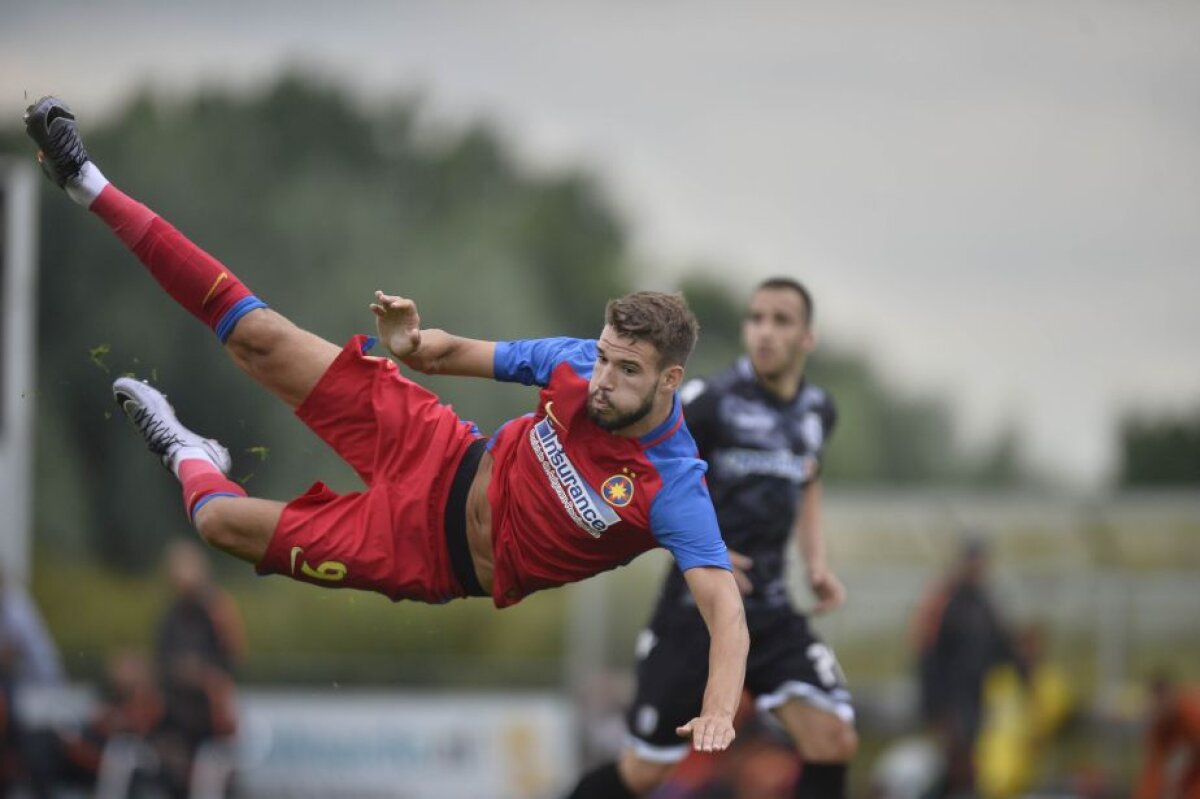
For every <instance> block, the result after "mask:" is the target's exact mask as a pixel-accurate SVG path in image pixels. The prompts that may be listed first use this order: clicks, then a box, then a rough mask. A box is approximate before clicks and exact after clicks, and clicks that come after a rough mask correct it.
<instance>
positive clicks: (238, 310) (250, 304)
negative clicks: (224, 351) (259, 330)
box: [216, 294, 267, 344]
mask: <svg viewBox="0 0 1200 799" xmlns="http://www.w3.org/2000/svg"><path fill="white" fill-rule="evenodd" d="M266 307H267V304H266V303H265V302H263V301H262V300H260V299H259V298H258V297H255V296H254V295H253V294H251V295H250V296H248V297H242V298H241V299H240V300H238V301H237V302H236V303H235V304H234V306H233V307H232V308H230V309H229V310H228V311H226V312H225V315H224V316H222V317H221V321H219V322H217V328H216V333H217V338H219V339H221V343H222V344H224V343H225V341H226V340H227V339H228V338H229V336H230V334H232V333H233V328H234V326H235V325H237V323H238V322H239V321H240V320H241V318H242V317H243V316H245V315H246V314H248V313H250V312H251V311H253V310H254V309H255V308H266Z"/></svg>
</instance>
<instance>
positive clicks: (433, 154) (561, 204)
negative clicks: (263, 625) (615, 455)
mask: <svg viewBox="0 0 1200 799" xmlns="http://www.w3.org/2000/svg"><path fill="white" fill-rule="evenodd" d="M423 122H424V120H423V118H422V116H421V109H420V107H419V104H418V103H416V102H414V101H412V100H409V99H404V98H401V99H397V100H396V101H394V102H393V103H391V104H389V105H383V106H381V105H377V104H376V105H371V106H370V107H364V106H363V105H362V104H360V103H357V102H355V101H354V100H352V99H351V98H350V96H349V95H348V94H347V93H346V92H344V91H342V90H341V89H339V88H337V87H333V86H329V85H326V84H322V83H320V82H317V81H313V80H312V79H309V78H306V77H299V76H290V77H285V78H283V79H282V80H280V81H279V82H278V83H276V84H275V85H274V86H272V87H270V88H269V89H268V90H266V91H264V92H262V93H260V94H257V95H255V96H249V97H247V96H243V95H237V94H232V93H225V92H222V91H209V92H204V93H201V94H199V95H197V96H194V97H192V98H190V99H187V100H184V101H164V100H162V99H156V98H154V97H152V96H151V95H148V94H147V95H143V96H141V97H140V98H139V99H136V100H135V101H133V102H132V103H131V104H129V105H128V106H127V107H126V108H125V109H124V110H123V111H121V112H120V113H118V114H116V115H115V116H114V117H113V118H112V119H111V121H109V122H108V123H107V124H104V125H99V124H89V122H88V120H86V119H85V120H84V121H83V123H84V130H85V133H86V139H87V142H88V147H89V150H90V152H91V154H92V156H93V157H94V158H95V159H96V161H97V162H98V163H99V164H100V165H101V166H102V168H103V169H104V170H105V172H106V174H107V175H108V176H109V177H110V178H112V179H113V180H114V181H115V182H116V183H117V184H118V185H120V186H121V187H122V188H124V189H125V190H126V191H128V192H129V193H130V194H132V195H133V196H135V197H138V198H139V199H141V200H143V201H145V202H146V203H147V204H148V205H150V206H151V207H152V208H154V209H155V210H156V211H158V212H160V213H161V214H162V215H163V216H164V217H165V218H166V219H168V220H170V221H172V222H173V223H174V224H176V225H178V226H179V228H180V229H181V230H183V231H184V232H185V233H186V234H187V235H189V236H190V237H191V238H193V239H194V240H195V241H196V242H198V243H199V244H200V245H201V246H203V247H205V248H206V249H208V250H209V251H210V252H212V253H213V254H214V255H216V256H217V257H218V258H220V259H221V260H223V261H225V262H226V263H228V264H229V265H230V267H231V268H232V269H234V270H235V271H236V272H237V273H238V275H239V276H240V277H241V278H242V279H243V280H244V281H245V282H246V283H247V284H248V285H249V286H251V287H252V288H253V289H254V290H255V292H256V293H257V294H259V295H260V296H261V297H263V298H264V299H265V300H266V301H267V302H268V303H270V304H272V305H273V306H274V307H276V308H278V309H279V310H280V311H282V312H283V313H285V314H286V315H288V316H289V317H291V318H292V319H293V320H295V321H296V322H297V323H298V324H300V325H301V326H303V327H307V328H309V329H311V330H313V331H314V332H316V333H318V334H320V335H322V336H324V337H326V338H329V339H331V340H333V341H335V342H338V343H341V342H343V341H345V340H346V339H347V338H348V337H349V336H350V335H351V334H353V333H356V332H371V331H372V329H373V323H372V319H371V317H370V315H369V312H368V311H367V303H368V301H369V299H370V298H371V295H372V291H373V290H374V289H376V288H381V289H384V290H386V291H390V292H396V293H402V294H404V295H407V296H411V297H414V298H416V299H417V301H418V304H419V306H420V309H421V314H422V319H423V322H424V324H425V325H426V326H429V327H445V328H448V329H452V330H454V331H455V332H458V333H461V334H464V335H468V336H478V337H486V338H498V339H504V338H525V337H537V336H547V335H563V334H568V335H577V336H594V335H595V334H596V333H597V332H598V331H599V328H600V326H601V323H602V317H601V314H602V309H603V304H604V301H605V300H606V299H607V298H609V297H613V296H617V295H619V294H622V293H624V292H625V291H627V290H629V289H630V288H632V287H635V286H638V285H640V284H641V281H639V273H638V270H637V269H636V268H635V267H634V265H633V262H632V257H631V254H630V251H629V247H628V244H627V239H626V235H625V232H624V226H623V224H622V222H621V219H620V215H619V213H618V211H617V210H616V209H615V208H614V207H613V206H612V204H611V203H610V202H609V200H608V199H607V198H606V197H605V196H604V193H603V191H602V189H601V187H600V185H599V183H598V181H597V180H596V179H595V178H594V177H593V176H591V175H589V174H587V173H585V172H582V171H565V172H560V173H553V174H546V173H532V172H530V171H528V170H523V169H521V168H520V167H519V166H518V165H517V164H516V163H515V162H514V160H513V158H512V157H511V155H510V154H509V152H508V151H507V149H506V147H505V145H504V143H503V141H502V140H501V138H500V137H499V136H498V135H497V133H496V132H495V131H494V130H492V129H490V128H488V127H487V126H485V125H482V124H480V125H475V126H472V127H468V128H466V129H461V130H456V131H441V132H440V133H438V134H436V135H435V134H432V133H431V129H430V127H429V126H428V125H426V124H423ZM0 135H2V136H3V138H2V139H0V145H2V147H3V149H4V150H6V151H9V152H14V153H20V154H30V150H31V148H30V143H29V142H28V140H26V139H25V138H24V136H23V133H22V132H21V131H19V130H16V129H12V128H9V129H8V130H7V131H6V132H4V133H3V134H0ZM41 220H42V228H41V243H40V247H41V273H40V300H39V302H40V309H39V313H40V317H39V318H40V329H39V346H40V358H39V394H38V398H37V419H38V431H37V474H36V479H35V485H36V491H37V495H36V519H37V536H38V539H39V545H43V546H50V547H53V548H54V549H55V550H57V551H59V552H61V553H80V552H84V551H87V552H91V553H94V554H97V555H99V556H101V557H102V558H103V559H104V560H105V561H106V562H107V563H109V564H110V565H113V566H118V567H122V568H126V569H129V570H139V569H143V568H145V567H147V566H148V565H150V564H151V563H153V562H155V561H156V560H157V557H158V554H159V552H160V550H161V546H162V542H163V540H164V539H165V538H166V536H165V535H164V532H165V531H164V528H169V530H170V531H171V532H178V531H179V530H181V529H186V521H185V520H184V518H183V514H182V513H181V511H180V508H179V498H178V496H177V495H176V493H177V487H176V485H175V483H174V481H172V480H169V479H165V475H163V474H162V473H161V471H160V470H161V467H160V466H159V465H158V464H157V463H156V462H155V461H154V459H153V458H150V457H147V456H146V454H145V452H144V450H143V448H142V444H141V440H140V439H139V438H138V437H137V436H136V435H134V434H133V433H132V432H131V431H130V430H129V429H128V425H127V423H126V422H124V421H123V420H122V419H120V418H118V416H119V414H116V413H115V410H116V409H115V406H114V405H113V404H112V402H111V400H110V389H109V385H110V383H111V381H112V380H113V378H115V377H116V376H118V375H120V374H124V373H132V374H136V375H138V376H140V377H148V378H152V379H153V380H155V381H156V382H157V383H158V384H159V385H160V386H161V387H162V388H163V389H164V390H165V391H167V392H168V394H170V395H171V396H172V399H173V401H174V402H175V404H176V407H177V408H178V409H179V411H180V414H181V416H182V417H183V418H184V419H186V420H187V421H188V423H189V425H191V426H193V427H194V428H196V429H197V430H199V431H201V432H203V433H206V434H209V435H214V436H217V437H219V438H220V439H221V440H222V441H223V442H224V443H225V444H226V445H228V446H229V447H230V450H231V451H232V453H233V455H234V464H235V465H234V471H233V476H234V477H235V478H237V479H239V480H241V481H242V482H244V483H245V484H246V485H247V488H248V490H250V491H251V492H252V493H255V494H259V495H262V496H267V497H272V498H287V497H291V496H294V495H296V494H298V493H299V492H301V491H303V490H304V489H305V488H306V487H307V485H308V483H309V482H311V481H312V480H313V479H315V478H316V477H318V476H319V477H321V478H322V479H324V480H326V481H327V482H329V483H330V484H331V485H333V486H334V487H335V488H337V489H341V490H350V489H353V488H354V487H355V485H356V480H355V478H354V477H353V475H352V474H351V473H350V471H349V470H348V469H347V468H345V467H344V466H343V465H342V464H341V463H340V462H338V461H337V460H336V458H335V457H334V456H333V455H332V454H331V453H329V452H328V451H327V450H326V449H325V447H324V446H323V445H322V444H321V443H320V442H319V441H318V440H317V439H316V438H315V437H314V436H313V435H312V434H310V433H309V432H308V431H307V430H306V429H305V428H304V427H303V426H302V425H301V424H299V422H297V421H296V420H295V419H294V418H292V417H291V416H290V414H288V413H286V412H285V411H284V410H283V409H282V408H281V407H280V406H279V404H278V402H277V401H276V400H274V399H273V398H272V397H270V396H268V395H267V394H266V393H265V392H262V391H260V390H258V389H256V388H254V387H253V386H251V385H250V383H249V381H248V380H247V379H246V378H245V377H243V376H242V375H241V374H240V373H238V372H237V370H236V369H235V367H233V365H232V364H231V363H229V362H228V361H227V360H226V358H225V356H224V354H223V353H222V351H221V348H220V347H219V346H218V345H217V344H216V342H215V341H214V340H213V335H212V334H211V333H210V332H209V331H208V330H206V329H205V328H204V327H203V326H201V325H199V324H197V323H196V322H195V321H194V320H193V319H192V318H191V317H190V316H189V315H188V314H186V313H183V312H182V311H180V310H179V309H178V308H176V307H175V306H174V305H173V303H171V302H170V301H169V300H168V299H166V298H165V297H164V296H162V294H161V292H160V291H159V289H158V288H157V286H156V285H155V284H154V283H153V282H152V280H151V279H150V278H149V277H148V276H147V275H146V274H145V272H144V270H143V269H142V268H141V267H140V266H139V265H138V264H137V263H136V262H135V261H134V260H133V258H132V257H131V256H130V255H129V254H128V253H127V252H126V251H125V250H124V248H123V247H122V246H121V245H120V244H119V242H117V241H116V239H115V238H114V237H113V236H111V235H110V234H109V233H108V231H107V230H106V229H105V228H104V227H103V225H102V224H100V223H99V222H98V221H97V220H96V219H94V218H92V217H91V216H90V215H88V214H85V213H82V212H80V210H79V209H78V208H76V207H75V206H74V205H73V204H71V203H69V202H68V201H67V200H66V199H65V198H64V197H62V196H61V195H60V194H59V193H58V192H57V191H51V190H47V191H45V192H44V193H43V200H42V205H41ZM797 271H798V272H800V274H798V276H799V277H801V278H802V279H803V277H804V275H803V273H802V270H797ZM748 288H749V287H746V286H738V287H737V288H736V289H734V288H733V287H731V286H728V285H723V284H721V283H720V282H717V281H714V280H713V279H712V278H708V277H693V278H689V279H687V280H686V281H685V282H684V285H683V286H681V289H682V290H683V291H684V292H685V293H686V294H687V296H688V298H689V300H690V301H691V302H692V304H693V307H694V308H695V310H696V312H697V315H698V316H699V318H700V320H701V324H702V326H703V331H704V332H703V335H702V340H701V346H700V349H699V351H698V353H697V356H696V360H695V362H694V363H693V365H692V366H691V368H690V372H691V373H692V374H694V375H699V374H704V373H707V372H711V371H713V370H716V369H719V368H722V367H723V366H724V365H725V364H727V363H728V362H729V361H730V360H731V359H733V358H734V357H736V356H737V355H738V354H739V352H740V345H739V326H740V321H741V306H742V303H743V302H744V299H745V296H744V295H745V292H746V291H748ZM811 379H813V380H814V381H815V382H818V383H820V384H822V385H824V386H826V387H827V388H829V389H830V390H831V391H832V392H833V394H834V395H835V397H836V399H837V402H838V405H839V408H840V417H841V424H840V425H839V428H838V431H837V434H836V438H835V440H834V444H833V445H832V447H831V449H830V457H829V461H828V464H827V471H826V475H827V479H828V480H829V481H830V482H831V483H833V484H851V483H902V484H908V485H913V484H930V483H939V484H944V483H946V482H960V483H962V482H966V483H971V484H983V485H995V484H1011V483H1013V482H1017V481H1020V480H1022V479H1023V477H1022V472H1021V469H1020V466H1019V461H1020V458H1019V442H1018V440H1017V438H1016V436H1015V434H1013V433H1004V434H1002V435H1000V436H999V437H998V438H997V440H996V441H995V443H994V445H993V446H991V447H989V448H986V449H985V451H982V452H966V451H964V448H963V447H962V446H961V445H960V444H958V443H957V442H956V440H955V437H954V435H953V429H952V427H953V424H952V415H951V413H950V412H949V409H948V408H947V406H946V403H944V402H942V401H940V400H938V399H936V398H930V397H906V396H899V395H898V394H897V393H896V392H895V391H893V390H892V389H890V388H889V387H888V386H886V385H884V384H883V382H882V381H881V380H880V379H879V377H878V376H877V374H876V373H875V372H874V371H873V370H872V368H871V366H870V363H869V361H868V360H867V359H866V358H865V357H863V356H861V355H859V354H855V353H849V352H845V351H841V350H839V349H838V348H837V347H836V346H832V347H831V346H825V347H823V348H822V349H821V350H820V351H819V353H818V354H817V356H816V357H815V359H814V362H813V363H812V367H811ZM422 382H423V383H425V384H426V385H430V387H431V388H433V389H434V390H435V391H437V392H439V393H440V394H441V395H442V397H443V398H444V399H445V400H446V401H447V402H450V403H451V404H453V405H454V406H455V407H456V409H457V410H458V412H459V413H460V414H461V415H463V416H464V417H466V418H470V419H473V420H475V421H477V422H478V423H479V425H480V427H481V429H483V430H484V431H485V432H489V431H491V430H493V429H495V427H496V426H497V425H498V424H499V423H500V422H502V421H503V420H505V419H507V418H510V417H511V416H514V415H517V414H520V413H523V412H526V411H528V410H529V409H530V408H531V407H532V401H533V395H532V394H531V392H530V391H529V390H527V389H524V388H522V387H514V386H501V385H497V384H492V383H490V382H485V381H469V380H462V379H457V380H456V379H425V378H422Z"/></svg>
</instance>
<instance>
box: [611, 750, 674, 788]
mask: <svg viewBox="0 0 1200 799" xmlns="http://www.w3.org/2000/svg"><path fill="white" fill-rule="evenodd" d="M673 768H675V764H674V763H652V762H650V761H648V760H642V759H641V758H640V757H638V756H637V755H636V754H635V753H634V752H632V751H629V750H626V751H625V752H623V753H622V754H621V760H620V763H618V765H617V771H618V773H620V775H621V782H623V783H625V787H626V788H628V789H629V790H631V791H633V792H634V793H635V794H636V795H638V796H645V795H646V794H648V793H650V792H651V791H653V790H654V789H655V788H657V787H658V786H659V785H662V783H663V780H665V779H666V778H667V775H668V774H670V773H671V769H673Z"/></svg>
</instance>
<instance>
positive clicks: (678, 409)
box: [638, 392, 683, 449]
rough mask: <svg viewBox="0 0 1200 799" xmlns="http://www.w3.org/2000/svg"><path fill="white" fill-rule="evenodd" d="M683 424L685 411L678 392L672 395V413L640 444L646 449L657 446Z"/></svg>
mask: <svg viewBox="0 0 1200 799" xmlns="http://www.w3.org/2000/svg"><path fill="white" fill-rule="evenodd" d="M681 424H683V409H682V406H680V404H679V393H678V392H676V393H675V394H672V395H671V412H670V413H668V414H667V418H666V419H664V420H663V422H662V424H660V425H658V426H657V427H655V428H654V429H653V430H651V431H650V432H649V433H647V434H646V435H644V436H642V437H640V438H639V439H638V443H640V444H641V445H642V446H643V447H645V448H646V449H650V448H651V447H654V446H657V445H658V444H661V443H662V442H663V441H666V440H667V439H668V438H670V437H671V434H673V433H674V432H675V431H676V430H678V429H679V426H680V425H681Z"/></svg>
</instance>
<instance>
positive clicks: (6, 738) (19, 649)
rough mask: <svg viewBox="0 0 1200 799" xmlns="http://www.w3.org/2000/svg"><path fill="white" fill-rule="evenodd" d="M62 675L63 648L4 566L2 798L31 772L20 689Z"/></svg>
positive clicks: (0, 586) (0, 606)
mask: <svg viewBox="0 0 1200 799" xmlns="http://www.w3.org/2000/svg"><path fill="white" fill-rule="evenodd" d="M62 674H63V672H62V663H61V661H60V660H59V657H58V649H57V647H55V645H54V641H53V639H51V638H50V635H49V633H47V632H46V626H45V624H44V623H43V622H42V617H41V614H39V613H38V610H37V607H36V606H35V605H34V603H33V600H32V599H30V597H29V595H28V594H27V593H26V592H25V589H24V587H23V586H22V585H20V584H19V583H17V582H15V581H13V580H11V579H9V578H7V577H6V576H5V575H4V570H3V567H2V566H0V795H7V793H8V789H9V786H11V785H12V784H13V783H14V782H15V781H17V780H23V779H24V778H25V777H26V776H27V772H28V769H27V765H28V764H27V757H26V755H27V753H28V748H29V741H28V740H26V736H25V733H24V730H23V728H22V726H21V724H20V719H19V718H18V716H17V712H16V707H15V704H16V703H15V699H16V695H17V692H18V690H19V689H20V688H21V687H22V686H25V685H31V684H37V685H52V684H55V683H59V682H61V681H62Z"/></svg>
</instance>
